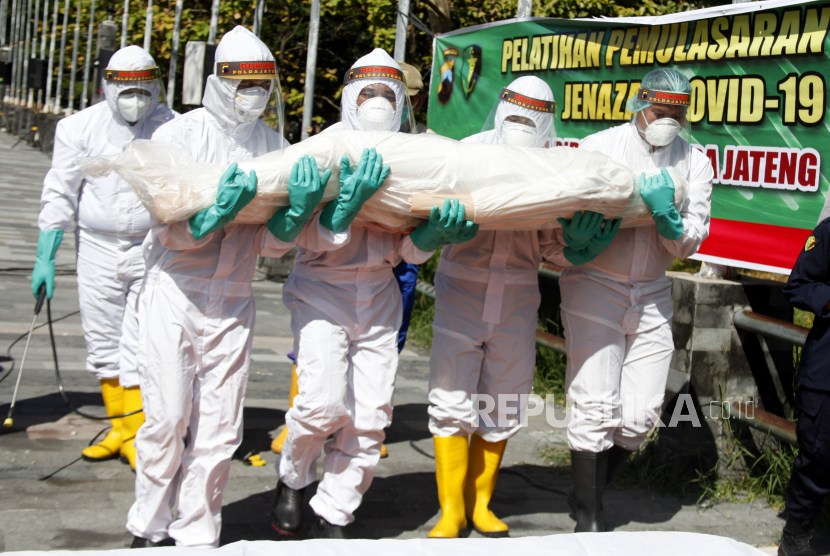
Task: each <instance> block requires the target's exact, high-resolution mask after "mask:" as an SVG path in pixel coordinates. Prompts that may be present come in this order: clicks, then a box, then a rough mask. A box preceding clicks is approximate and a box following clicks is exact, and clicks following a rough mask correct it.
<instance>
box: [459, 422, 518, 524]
mask: <svg viewBox="0 0 830 556" xmlns="http://www.w3.org/2000/svg"><path fill="white" fill-rule="evenodd" d="M506 446H507V440H502V441H500V442H487V441H486V440H483V439H482V438H481V437H480V436H478V435H477V434H474V435H473V438H472V440H470V463H469V469H468V470H467V486H466V487H465V489H464V505H465V507H466V508H467V517H468V518H469V519H470V520H472V522H473V527H475V529H476V531H478V532H479V533H481V534H482V535H484V536H486V537H506V536H507V530H508V527H507V524H506V523H505V522H503V521H502V520H500V519H499V518H497V517H496V516H495V514H493V512H491V511H490V508H489V507H488V506H489V504H490V499H491V498H492V497H493V491H494V490H495V488H496V479H497V478H498V476H499V466H500V465H501V458H502V456H503V455H504V448H505V447H506Z"/></svg>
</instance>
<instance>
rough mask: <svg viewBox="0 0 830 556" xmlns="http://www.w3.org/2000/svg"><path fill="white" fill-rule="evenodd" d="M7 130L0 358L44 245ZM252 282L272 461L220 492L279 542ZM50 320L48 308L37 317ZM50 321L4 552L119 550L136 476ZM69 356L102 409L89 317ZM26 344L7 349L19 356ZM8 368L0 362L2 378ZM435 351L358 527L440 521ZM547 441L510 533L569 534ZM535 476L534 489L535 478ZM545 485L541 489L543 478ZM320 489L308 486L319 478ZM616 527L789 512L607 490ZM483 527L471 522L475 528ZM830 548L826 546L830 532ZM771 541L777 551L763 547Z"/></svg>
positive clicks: (267, 297) (23, 166)
mask: <svg viewBox="0 0 830 556" xmlns="http://www.w3.org/2000/svg"><path fill="white" fill-rule="evenodd" d="M11 144H12V140H11V138H10V137H9V136H8V135H6V134H3V133H0V165H2V166H1V167H2V169H3V171H2V172H0V269H2V270H0V355H5V350H6V349H7V346H8V345H9V344H11V343H12V342H13V341H14V340H15V339H16V338H18V337H19V336H20V335H21V334H25V332H27V331H28V326H29V323H30V322H31V318H32V305H33V303H32V297H31V293H30V289H29V272H27V271H26V270H22V271H13V270H8V269H14V268H24V269H25V268H31V266H32V264H33V263H34V256H35V246H36V242H37V228H36V220H37V214H38V207H39V205H38V200H39V195H40V187H41V183H42V178H43V175H44V174H45V172H46V170H47V169H48V159H47V158H46V157H45V156H43V155H42V154H40V153H38V152H36V151H33V150H31V149H29V148H27V147H25V146H18V147H17V148H16V149H14V150H10V147H11ZM57 263H58V265H59V266H58V268H59V269H62V270H64V271H65V275H63V276H59V277H58V278H57V287H56V294H55V298H54V300H53V303H52V306H53V307H52V313H53V318H55V319H57V318H59V317H61V316H63V315H67V314H70V313H72V312H74V311H77V309H78V299H77V294H76V291H77V290H76V284H75V276H74V274H73V273H72V270H73V269H74V245H73V241H72V238H71V237H69V238H67V239H66V240H65V241H64V244H63V246H62V247H61V250H60V252H59V253H58V257H57ZM257 278H258V281H257V282H256V283H255V284H254V292H255V295H256V301H257V308H258V310H257V325H256V329H255V340H254V355H253V365H252V369H251V375H250V382H249V386H248V398H247V400H246V403H245V445H244V448H245V449H246V450H257V451H259V452H261V454H262V455H263V457H264V458H265V459H266V460H267V461H268V464H269V465H268V466H266V467H259V468H256V467H248V466H245V465H243V463H242V462H241V461H237V462H234V464H233V466H232V468H231V478H230V481H229V483H228V487H227V489H226V491H225V495H224V504H225V506H224V510H223V519H224V527H223V533H222V542H223V543H228V542H233V541H236V540H240V539H248V540H260V539H274V540H276V539H278V537H277V535H276V534H275V533H274V532H273V531H272V530H271V528H270V527H269V525H268V521H267V512H268V510H269V507H270V502H271V499H272V497H273V488H274V484H275V480H276V476H275V472H274V469H273V463H274V460H275V458H276V456H275V455H274V454H272V453H271V452H270V451H269V450H268V446H269V444H270V439H271V438H272V437H273V436H274V434H275V433H276V430H277V429H278V427H279V426H281V425H282V424H283V416H284V411H285V409H286V408H287V406H288V386H289V372H290V363H289V361H288V359H287V358H286V357H285V354H286V353H288V352H289V351H290V350H291V332H290V327H289V315H288V311H287V310H286V309H285V307H284V306H283V305H282V303H281V301H280V299H281V286H280V284H278V283H273V282H269V281H264V280H261V277H257ZM44 321H45V312H44V314H42V315H41V318H40V319H39V322H41V323H42V322H44ZM45 330H46V329H45V328H43V329H40V330H38V331H37V332H36V333H35V336H34V337H33V339H32V347H31V351H30V354H29V360H28V361H27V363H26V368H25V373H24V376H23V382H22V386H21V389H20V401H19V405H18V407H19V413H18V415H17V417H16V419H15V424H14V427H13V428H11V429H0V500H2V504H0V550H7V551H9V550H44V549H78V548H95V549H105V548H121V547H126V546H128V545H129V542H130V540H131V538H130V536H129V534H128V533H127V532H126V530H125V529H124V523H125V518H126V514H127V510H128V509H129V507H130V505H131V504H132V502H133V473H132V472H131V471H130V469H129V467H127V466H126V465H123V464H121V463H119V462H118V461H109V462H104V463H97V464H92V463H87V462H84V461H81V460H78V456H79V455H80V451H81V450H82V449H83V447H85V446H86V445H87V444H88V443H89V442H90V440H91V439H92V438H93V437H94V436H95V435H96V434H98V433H99V432H101V431H102V430H104V429H105V428H106V424H105V423H101V422H94V421H89V420H86V419H83V418H80V417H76V416H73V415H72V414H71V413H69V411H68V410H67V407H66V405H65V404H64V403H63V402H62V401H61V399H60V397H59V395H58V394H57V393H56V387H55V379H54V373H53V364H52V361H51V354H50V351H49V348H48V336H47V335H46V334H45ZM55 333H56V336H57V340H58V341H57V344H58V351H59V356H60V366H61V369H62V373H63V379H64V384H65V385H66V390H67V393H68V395H69V396H70V398H71V399H72V401H73V403H75V404H77V405H80V406H83V408H84V409H86V410H88V411H90V412H97V413H99V414H101V413H102V411H103V408H102V407H101V405H102V402H101V399H100V395H99V394H98V388H97V384H96V381H95V380H94V379H93V378H92V377H91V376H90V375H88V374H87V372H86V371H85V370H84V358H85V356H86V350H85V347H84V342H83V337H82V334H81V325H80V319H79V317H78V316H77V315H72V316H69V317H68V318H66V319H64V320H61V321H60V322H58V323H56V324H55ZM22 353H23V342H22V341H21V342H18V343H17V344H16V345H15V346H14V348H13V349H12V350H11V355H12V356H13V357H14V358H15V360H16V361H18V364H19V360H20V358H21V356H22ZM9 368H10V362H9V361H8V360H0V369H3V370H2V371H0V377H2V376H3V374H5V371H6V370H8V369H9ZM428 370H429V364H428V354H426V353H423V352H422V351H419V350H417V349H415V348H412V349H407V350H406V351H405V352H404V355H403V357H402V361H401V367H400V372H399V375H398V382H397V390H396V399H395V401H396V408H395V415H394V424H393V426H392V427H391V428H390V429H389V431H388V445H389V452H390V457H389V458H388V459H386V460H382V461H381V463H380V465H379V467H378V469H377V477H376V479H375V481H374V483H373V485H372V487H371V489H370V490H369V492H368V494H367V495H366V497H365V500H364V503H363V506H362V507H361V508H360V510H359V512H358V520H357V522H356V524H355V525H354V526H353V531H352V533H353V534H354V535H357V536H361V537H368V538H379V537H397V538H412V537H425V536H426V534H427V532H428V531H429V529H430V528H431V527H432V526H433V525H434V524H435V522H436V521H437V518H438V501H437V496H436V490H435V484H434V475H433V470H434V468H433V461H432V459H431V453H432V443H431V440H430V436H429V433H428V430H427V413H426V407H427V406H426V401H427V398H426V390H427V375H428ZM14 378H15V375H12V376H11V377H9V378H7V379H6V380H5V381H3V382H2V383H0V417H3V418H4V417H5V414H6V411H7V410H8V403H9V401H10V399H11V393H12V389H13V385H14ZM548 444H552V445H556V446H560V447H563V448H564V447H565V446H566V443H565V439H564V436H563V434H562V433H561V432H557V431H555V430H553V429H551V428H549V427H548V426H547V425H546V424H544V422H541V421H533V422H532V423H531V426H530V427H528V428H527V429H524V430H523V431H522V432H521V433H520V434H519V435H518V436H517V437H516V438H515V439H513V440H512V441H511V442H510V443H509V445H508V450H507V454H506V456H505V460H504V462H505V463H504V469H505V471H504V472H503V473H502V475H501V477H500V479H499V483H498V487H497V490H496V493H495V496H494V500H493V503H492V505H491V507H492V509H493V510H494V511H495V512H496V513H497V514H498V515H499V516H501V517H502V518H504V520H505V521H506V522H507V523H508V524H509V525H510V530H511V534H512V535H514V536H523V535H546V534H554V533H569V532H571V531H572V530H573V522H572V521H571V519H570V518H569V517H568V510H567V505H566V503H565V499H564V496H563V493H564V492H565V491H566V490H567V489H568V487H569V479H568V477H567V474H562V473H555V472H552V470H551V468H549V467H547V466H545V465H544V463H543V461H542V460H541V459H540V458H539V457H538V455H537V448H538V447H539V446H545V445H548ZM534 485H535V486H534ZM539 487H541V488H539ZM310 490H313V489H310ZM606 513H607V518H608V521H609V524H610V526H611V527H613V528H614V529H615V530H619V531H644V530H664V531H694V532H701V533H710V534H717V535H723V536H728V537H732V538H734V539H736V540H739V541H742V542H746V543H748V544H751V545H755V546H760V547H770V546H771V545H772V544H773V543H774V542H775V541H776V540H777V539H778V537H779V535H780V531H781V528H782V526H783V520H782V518H781V517H779V515H778V512H776V511H774V510H772V509H770V508H769V507H767V506H766V505H765V504H764V503H762V502H757V501H756V502H753V503H750V504H719V505H716V506H714V507H710V508H707V509H702V508H700V507H699V506H697V505H696V503H695V500H694V499H679V498H677V497H676V496H671V495H668V496H661V495H659V494H657V493H654V492H650V491H647V490H612V491H610V492H608V493H607V495H606ZM474 535H475V533H474ZM820 544H822V547H821V550H822V553H823V554H830V543H827V542H826V539H825V540H824V541H821V542H820ZM768 550H773V551H774V549H768Z"/></svg>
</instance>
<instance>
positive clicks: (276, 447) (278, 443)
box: [271, 363, 300, 454]
mask: <svg viewBox="0 0 830 556" xmlns="http://www.w3.org/2000/svg"><path fill="white" fill-rule="evenodd" d="M299 393H300V387H299V386H297V364H296V363H294V367H293V368H292V369H291V390H289V392H288V409H291V408H292V407H294V398H295V397H296V396H297V394H299ZM287 437H288V425H283V427H282V430H281V431H280V433H279V434H278V435H277V437H276V438H275V439H274V440H272V441H271V451H272V452H274V453H275V454H279V453H280V452H282V445H283V444H285V439H286V438H287Z"/></svg>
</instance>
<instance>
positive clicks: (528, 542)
mask: <svg viewBox="0 0 830 556" xmlns="http://www.w3.org/2000/svg"><path fill="white" fill-rule="evenodd" d="M17 554H19V555H23V554H26V555H30V556H34V555H40V554H42V555H46V554H48V555H49V556H101V555H102V554H106V555H107V556H134V555H135V552H131V551H130V549H121V550H108V551H105V552H104V551H92V550H88V551H66V550H60V551H57V550H56V551H51V552H35V551H32V552H10V553H8V556H13V555H17ZM141 554H142V556H154V554H155V555H156V556H162V555H163V556H275V555H279V556H308V555H312V554H313V555H314V556H389V555H390V554H394V555H395V556H445V555H446V556H486V555H490V554H493V555H497V554H521V555H522V556H537V555H538V556H550V555H552V554H555V555H558V556H629V555H630V556H712V555H717V556H756V555H759V556H760V555H762V554H763V552H761V551H760V550H758V549H757V548H753V547H751V546H749V545H747V544H743V543H740V542H737V541H734V540H732V539H728V538H725V537H716V536H714V535H701V534H697V533H675V532H632V533H627V532H614V533H580V534H566V535H550V536H547V537H521V538H515V539H442V540H440V541H436V540H434V539H432V540H430V539H410V540H392V539H388V540H379V541H373V540H350V541H338V540H309V541H299V542H296V541H292V542H276V541H253V542H251V541H240V542H236V543H233V544H229V545H225V546H223V547H221V548H218V549H217V548H148V549H143V551H142V553H141Z"/></svg>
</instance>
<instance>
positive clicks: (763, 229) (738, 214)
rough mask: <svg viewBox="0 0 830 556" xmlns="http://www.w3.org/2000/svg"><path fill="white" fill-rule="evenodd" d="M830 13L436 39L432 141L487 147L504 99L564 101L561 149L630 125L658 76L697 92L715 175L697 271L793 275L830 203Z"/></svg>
mask: <svg viewBox="0 0 830 556" xmlns="http://www.w3.org/2000/svg"><path fill="white" fill-rule="evenodd" d="M828 27H830V4H822V3H820V2H781V1H778V2H752V3H743V4H733V5H728V6H722V7H717V8H708V9H705V10H696V11H692V12H685V13H681V14H674V15H671V16H662V17H655V18H650V17H643V18H626V19H611V20H609V19H605V20H566V19H549V18H533V19H522V20H509V21H503V22H498V23H495V24H488V25H482V26H477V27H471V28H468V29H461V30H459V31H454V32H452V33H448V34H445V35H441V36H439V37H437V38H436V40H435V45H434V50H435V58H434V65H433V77H432V80H431V90H430V103H429V122H428V123H429V127H430V128H431V129H433V130H434V131H436V132H437V133H439V134H441V135H446V136H449V137H453V138H455V139H461V138H463V137H466V136H469V135H472V134H474V133H478V132H479V131H481V127H482V125H483V124H484V121H485V119H486V118H487V115H488V114H489V111H490V109H491V108H492V106H493V102H494V101H495V98H496V96H497V95H498V93H499V91H501V88H502V87H505V86H507V85H509V84H510V82H511V81H513V80H514V79H516V78H517V77H520V76H523V75H535V76H537V77H539V78H541V79H543V80H545V81H546V82H547V83H548V84H549V85H550V86H551V88H552V89H553V94H554V97H555V99H556V104H557V115H556V126H557V134H558V137H559V139H558V143H559V144H561V145H564V146H570V147H576V146H578V145H579V142H580V140H581V139H583V138H585V137H587V136H588V135H590V134H592V133H596V132H597V131H601V130H603V129H606V128H607V127H609V126H615V125H620V124H622V123H625V122H626V121H628V120H629V119H630V118H631V113H630V112H628V111H626V109H625V104H626V101H627V100H628V98H629V97H630V96H632V95H634V94H636V92H637V90H638V88H639V86H640V81H641V79H642V77H643V76H644V75H645V74H646V73H648V72H649V71H651V70H652V69H655V68H659V67H673V68H675V69H677V70H679V71H681V72H683V73H684V74H685V75H686V76H687V77H688V78H689V79H690V81H691V83H692V88H693V93H692V105H691V107H690V108H689V112H688V117H689V120H690V121H691V125H692V128H691V129H692V142H693V143H694V144H695V146H696V147H697V148H698V149H701V150H702V151H704V152H705V153H706V155H707V156H708V157H709V158H710V160H711V161H712V166H713V168H714V169H715V182H714V191H713V195H712V223H711V228H710V236H709V239H707V240H706V241H705V242H704V244H703V247H702V248H701V251H700V254H699V255H698V257H697V258H700V259H703V260H708V261H711V262H719V263H724V264H729V265H733V266H739V267H744V268H754V269H759V270H770V271H773V272H784V273H789V271H790V269H791V268H792V265H793V263H794V262H795V259H796V257H797V256H798V253H799V252H800V251H801V249H803V247H804V244H805V241H806V240H807V238H808V237H809V236H810V231H811V230H812V229H813V228H814V227H815V225H816V222H817V219H818V215H819V213H820V212H821V209H822V207H823V205H824V198H825V195H827V194H828V187H830V182H828V179H827V178H828V176H830V173H827V172H826V171H825V172H823V171H822V170H823V167H822V160H826V161H828V163H830V122H828V118H827V116H826V112H827V108H826V107H827V102H828V98H827V91H826V83H825V76H828V75H830V60H828V53H829V52H830V51H828V44H827V43H828V39H830V37H828Z"/></svg>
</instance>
